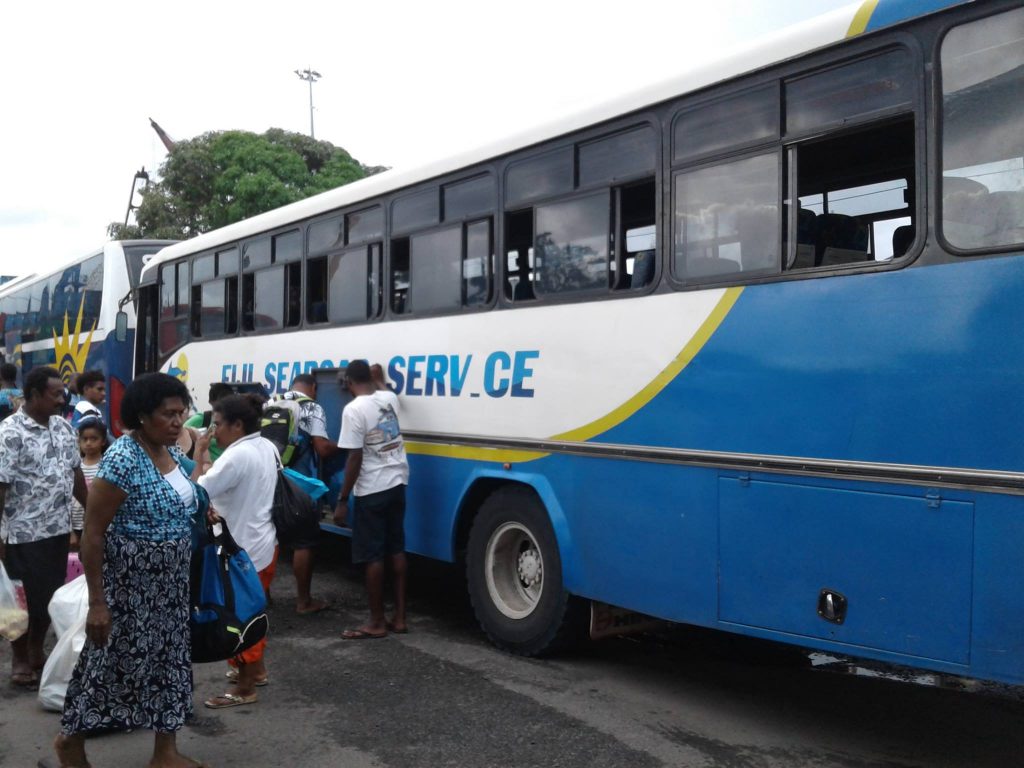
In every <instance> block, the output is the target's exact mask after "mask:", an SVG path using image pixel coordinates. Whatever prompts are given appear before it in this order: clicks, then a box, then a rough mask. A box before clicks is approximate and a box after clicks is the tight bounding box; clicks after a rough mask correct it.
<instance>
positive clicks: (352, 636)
mask: <svg viewBox="0 0 1024 768" xmlns="http://www.w3.org/2000/svg"><path fill="white" fill-rule="evenodd" d="M387 636H388V633H387V632H381V633H380V634H379V635H378V634H374V633H373V632H366V631H365V630H362V629H346V630H345V631H344V632H342V633H341V639H342V640H380V639H381V638H384V637H387Z"/></svg>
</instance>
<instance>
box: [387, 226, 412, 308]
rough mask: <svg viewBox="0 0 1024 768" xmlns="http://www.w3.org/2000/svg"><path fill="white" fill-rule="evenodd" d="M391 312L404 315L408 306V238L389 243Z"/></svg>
mask: <svg viewBox="0 0 1024 768" xmlns="http://www.w3.org/2000/svg"><path fill="white" fill-rule="evenodd" d="M391 311H392V312H394V313H395V314H396V315H404V314H405V313H406V312H409V311H411V307H410V306H409V238H408V237H401V238H397V239H395V240H392V241H391Z"/></svg>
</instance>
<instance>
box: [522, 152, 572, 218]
mask: <svg viewBox="0 0 1024 768" xmlns="http://www.w3.org/2000/svg"><path fill="white" fill-rule="evenodd" d="M573 168H574V163H573V148H572V147H563V148H562V149H556V150H554V151H552V152H547V153H545V154H543V155H540V156H539V157H531V158H528V159H526V160H521V161H519V162H516V163H513V164H512V165H510V166H509V168H508V170H507V171H506V172H505V204H506V205H521V204H522V203H524V202H526V201H528V200H537V199H539V198H543V197H550V196H551V195H564V194H568V193H569V192H571V191H572V187H573Z"/></svg>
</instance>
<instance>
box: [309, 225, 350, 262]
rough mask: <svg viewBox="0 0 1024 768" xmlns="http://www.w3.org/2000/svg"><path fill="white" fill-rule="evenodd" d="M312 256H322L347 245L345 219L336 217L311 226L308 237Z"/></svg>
mask: <svg viewBox="0 0 1024 768" xmlns="http://www.w3.org/2000/svg"><path fill="white" fill-rule="evenodd" d="M306 239H307V249H308V253H309V255H310V256H320V255H322V254H325V253H327V252H328V251H333V250H336V249H337V248H341V247H342V246H343V245H345V219H344V218H343V217H341V216H334V217H332V218H330V219H324V220H322V221H317V222H314V223H312V224H310V225H309V233H308V235H307V236H306Z"/></svg>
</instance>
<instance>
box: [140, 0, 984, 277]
mask: <svg viewBox="0 0 1024 768" xmlns="http://www.w3.org/2000/svg"><path fill="white" fill-rule="evenodd" d="M967 2H974V0H863V1H862V2H855V3H851V4H850V5H846V6H844V7H842V8H839V9H837V10H835V11H831V12H829V13H826V14H823V15H820V16H817V17H815V18H811V19H809V20H807V21H804V22H801V23H799V24H796V25H794V26H791V27H788V28H786V29H784V30H780V31H778V32H776V33H773V34H771V35H768V36H766V37H763V38H761V39H760V40H758V41H756V42H755V43H753V44H750V43H747V44H745V45H742V46H740V47H735V48H733V49H731V50H730V51H728V52H726V53H724V54H723V55H722V56H721V57H719V58H717V59H714V60H712V61H709V62H706V63H703V64H701V65H700V66H697V67H694V68H692V69H689V70H687V71H686V72H682V73H680V74H678V75H675V76H673V77H670V78H668V79H663V80H661V81H658V82H655V83H652V84H650V85H647V86H645V87H641V88H639V89H637V90H635V91H632V92H630V93H628V94H624V95H622V96H620V97H617V98H615V99H611V100H606V101H602V102H600V103H598V104H595V105H592V106H590V107H588V108H585V109H583V110H580V111H578V112H575V113H572V114H570V115H566V116H563V117H561V118H558V119H556V120H552V121H549V122H547V123H544V124H542V125H539V126H537V127H535V128H531V129H529V130H526V131H523V132H521V133H518V134H514V135H511V136H508V137H505V138H502V139H500V140H498V141H495V142H492V143H489V144H484V145H481V146H479V147H475V148H473V149H470V150H467V151H466V152H463V153H460V154H457V155H453V156H449V157H446V158H443V159H441V160H437V161H432V162H428V163H424V164H422V165H418V166H414V167H409V168H401V169H392V170H390V171H386V172H384V173H380V174H377V175H375V176H370V177H368V178H365V179H361V180H359V181H355V182H352V183H351V184H346V185H344V186H342V187H338V188H336V189H332V190H329V191H327V192H322V193H320V194H318V195H314V196H313V197H308V198H305V199H303V200H299V201H297V202H294V203H291V204H289V205H285V206H282V207H280V208H276V209H274V210H272V211H267V212H266V213H261V214H258V215H256V216H253V217H251V218H248V219H245V220H243V221H238V222H235V223H234V224H229V225H227V226H225V227H221V228H220V229H216V230H213V231H210V232H206V233H204V234H201V235H197V236H196V237H193V238H191V239H189V240H184V241H182V242H180V243H177V244H175V245H172V246H169V247H167V248H165V249H163V250H162V251H160V253H158V254H157V255H156V256H155V257H154V258H153V259H152V260H151V261H150V262H149V263H148V264H147V265H146V266H145V268H144V269H143V272H142V275H143V276H142V279H141V282H149V281H150V280H152V279H153V277H152V275H151V274H150V270H152V269H155V268H156V267H157V266H158V265H159V264H162V263H164V262H166V261H172V260H174V259H176V258H178V257H180V256H184V255H188V254H192V253H197V252H199V251H203V250H207V249H210V248H216V247H217V246H220V245H223V244H225V243H229V242H234V241H237V240H239V239H242V238H246V237H251V236H253V235H257V234H260V233H262V232H268V231H271V230H274V229H277V228H278V227H283V226H287V225H288V224H290V223H293V222H295V221H299V220H303V219H307V218H311V217H314V216H317V215H320V214H324V213H328V212H330V211H334V210H337V209H340V208H345V207H347V206H351V205H354V204H358V203H359V202H361V201H363V200H370V199H372V198H375V197H379V196H381V195H385V194H389V193H391V192H394V191H397V190H400V189H402V188H404V187H408V186H411V185H414V184H418V183H420V182H424V181H428V180H430V179H432V178H437V177H441V176H444V175H446V174H449V173H453V172H456V171H458V170H460V169H462V168H469V167H471V166H473V165H476V164H478V163H482V162H485V161H487V160H490V159H492V158H497V157H501V156H504V155H508V154H510V153H512V152H516V151H519V150H522V149H526V148H527V147H530V146H533V145H535V144H539V143H541V142H544V141H548V140H550V139H554V138H557V137H558V136H562V135H565V134H568V133H571V132H573V131H575V130H579V129H582V128H585V127H587V126H591V125H597V124H599V123H602V122H605V121H608V120H612V119H614V118H616V117H620V116H622V115H626V114H629V113H630V112H635V111H637V110H640V109H644V108H646V107H651V106H654V105H655V104H659V103H661V102H664V101H667V100H670V99H673V98H678V97H679V96H680V95H682V94H686V93H690V92H693V91H697V90H700V89H702V88H705V87H708V86H710V85H714V84H715V83H719V82H722V81H724V80H728V79H729V78H732V77H737V76H739V75H742V74H744V73H748V72H754V71H756V70H758V69H762V68H764V67H767V66H769V65H772V64H777V63H779V62H782V61H785V60H786V59H790V58H793V57H794V56H798V55H802V54H804V53H807V52H809V51H813V50H815V49H818V48H821V47H824V46H827V45H830V44H832V43H836V42H839V41H840V40H843V39H845V38H849V37H855V36H858V35H860V34H864V33H869V32H874V31H876V30H878V29H882V28H885V27H889V26H892V25H894V24H899V23H901V22H904V21H909V20H910V19H913V18H916V17H919V16H923V15H926V14H930V13H934V12H937V11H940V10H943V9H945V8H949V7H952V6H955V5H960V4H963V3H967Z"/></svg>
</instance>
